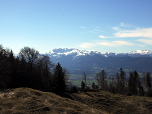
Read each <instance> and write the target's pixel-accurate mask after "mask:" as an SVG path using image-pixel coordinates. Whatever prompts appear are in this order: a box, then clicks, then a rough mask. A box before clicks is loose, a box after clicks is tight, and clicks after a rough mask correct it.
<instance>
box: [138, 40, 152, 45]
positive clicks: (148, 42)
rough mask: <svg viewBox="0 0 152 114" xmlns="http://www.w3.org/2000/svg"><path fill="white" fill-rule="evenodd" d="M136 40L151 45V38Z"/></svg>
mask: <svg viewBox="0 0 152 114" xmlns="http://www.w3.org/2000/svg"><path fill="white" fill-rule="evenodd" d="M137 41H139V42H142V43H145V44H148V45H152V39H138V40H137Z"/></svg>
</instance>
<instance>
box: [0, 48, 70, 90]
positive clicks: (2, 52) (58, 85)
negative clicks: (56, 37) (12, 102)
mask: <svg viewBox="0 0 152 114" xmlns="http://www.w3.org/2000/svg"><path fill="white" fill-rule="evenodd" d="M66 80H67V71H66V69H63V68H62V67H61V65H60V63H58V64H57V65H54V64H53V63H52V62H51V61H50V58H49V57H48V56H46V55H42V54H41V55H40V54H39V52H38V51H36V50H35V49H33V48H29V47H24V48H22V49H21V50H20V53H19V56H17V57H14V56H13V52H12V50H10V49H4V48H3V47H2V45H0V89H5V88H17V87H30V88H34V89H39V90H44V91H54V92H57V91H63V92H64V91H65V90H66Z"/></svg>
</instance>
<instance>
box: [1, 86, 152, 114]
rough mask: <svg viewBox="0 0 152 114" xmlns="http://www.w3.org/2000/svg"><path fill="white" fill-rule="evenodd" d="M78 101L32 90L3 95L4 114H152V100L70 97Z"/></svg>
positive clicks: (105, 94) (103, 93)
mask: <svg viewBox="0 0 152 114" xmlns="http://www.w3.org/2000/svg"><path fill="white" fill-rule="evenodd" d="M69 95H70V96H71V97H72V98H73V99H74V100H71V99H68V98H63V97H60V96H59V95H56V94H55V93H51V92H42V91H39V90H34V89H31V88H16V89H12V90H9V89H8V90H6V91H2V92H0V114H30V113H32V114H108V113H110V114H121V113H122V114H150V113H151V112H152V99H151V98H149V97H140V96H125V95H120V94H112V93H109V92H106V91H99V92H84V93H74V94H69Z"/></svg>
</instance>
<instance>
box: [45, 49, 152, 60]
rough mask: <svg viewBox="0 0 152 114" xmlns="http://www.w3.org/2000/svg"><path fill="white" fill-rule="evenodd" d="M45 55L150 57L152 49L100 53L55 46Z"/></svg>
mask: <svg viewBox="0 0 152 114" xmlns="http://www.w3.org/2000/svg"><path fill="white" fill-rule="evenodd" d="M45 54H46V55H48V56H50V57H56V58H58V57H61V56H68V55H71V56H73V59H74V58H76V57H79V56H86V55H94V54H99V55H101V56H103V57H109V56H113V57H120V56H121V57H123V56H131V57H140V56H142V57H143V56H145V57H151V56H152V51H151V50H136V51H131V52H129V53H113V52H106V53H101V52H98V51H87V50H79V49H77V48H55V49H53V50H51V51H50V52H49V53H45Z"/></svg>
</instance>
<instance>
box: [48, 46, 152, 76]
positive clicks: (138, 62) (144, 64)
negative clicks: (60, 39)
mask: <svg viewBox="0 0 152 114" xmlns="http://www.w3.org/2000/svg"><path fill="white" fill-rule="evenodd" d="M45 54H46V55H48V56H49V57H50V60H51V61H52V62H53V63H57V62H59V63H61V65H62V66H63V67H65V68H67V69H68V70H69V72H70V73H71V74H77V75H81V74H82V71H84V70H86V71H87V72H88V74H94V73H95V72H98V71H100V70H101V69H105V70H107V69H110V72H112V73H115V72H116V71H117V69H120V68H124V69H127V71H134V70H137V71H139V72H151V71H152V66H151V65H152V51H150V50H136V51H131V52H128V53H112V52H106V53H101V52H98V51H87V50H79V49H77V48H56V49H53V50H51V51H50V52H49V53H45Z"/></svg>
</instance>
